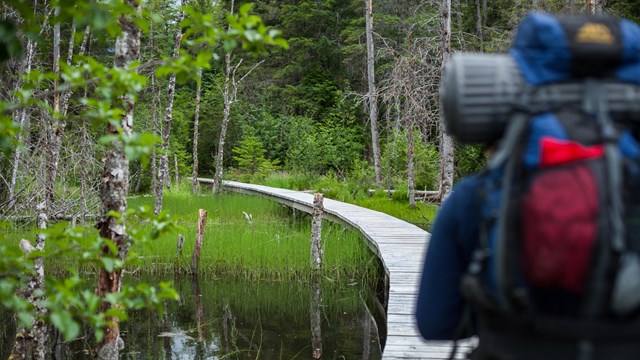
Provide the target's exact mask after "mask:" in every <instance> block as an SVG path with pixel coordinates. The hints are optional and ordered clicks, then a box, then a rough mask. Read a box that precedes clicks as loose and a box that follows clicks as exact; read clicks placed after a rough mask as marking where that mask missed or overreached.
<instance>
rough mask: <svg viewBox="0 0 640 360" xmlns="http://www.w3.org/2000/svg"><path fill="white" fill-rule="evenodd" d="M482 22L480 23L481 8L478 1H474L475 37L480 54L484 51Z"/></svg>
mask: <svg viewBox="0 0 640 360" xmlns="http://www.w3.org/2000/svg"><path fill="white" fill-rule="evenodd" d="M483 26H484V25H483V21H482V7H481V6H480V0H476V36H478V41H479V42H480V52H483V49H484V34H483V30H482V28H483Z"/></svg>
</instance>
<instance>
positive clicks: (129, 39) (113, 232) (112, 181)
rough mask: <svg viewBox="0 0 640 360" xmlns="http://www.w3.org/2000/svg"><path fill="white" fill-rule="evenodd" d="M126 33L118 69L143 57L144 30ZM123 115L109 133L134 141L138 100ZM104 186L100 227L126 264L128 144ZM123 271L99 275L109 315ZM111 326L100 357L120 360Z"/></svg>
mask: <svg viewBox="0 0 640 360" xmlns="http://www.w3.org/2000/svg"><path fill="white" fill-rule="evenodd" d="M125 4H126V5H127V6H129V7H131V8H132V9H133V11H134V13H139V12H140V5H139V3H138V1H137V0H125ZM119 24H120V27H121V28H122V33H121V34H120V35H119V36H118V38H117V39H116V43H115V48H114V66H116V67H119V68H124V67H127V66H128V65H129V64H130V63H131V62H133V61H136V60H138V58H139V56H140V29H139V28H138V26H137V25H136V23H135V22H134V20H133V19H132V18H131V17H129V16H124V15H123V16H121V17H120V19H119ZM122 106H123V109H122V110H123V115H122V119H121V121H120V129H118V127H116V126H114V124H109V125H108V128H107V132H108V134H110V135H114V136H117V135H119V134H120V132H121V133H122V136H123V137H130V136H131V131H132V128H133V110H134V97H133V95H132V94H129V95H125V97H124V98H123V99H122ZM102 176H103V182H102V187H101V189H100V198H101V200H102V208H103V214H104V215H103V216H102V219H101V220H100V222H99V223H98V224H97V225H96V227H97V228H98V229H99V231H100V236H101V237H102V238H105V239H108V240H110V241H111V242H112V243H113V244H114V245H115V246H116V248H117V257H118V258H119V259H120V260H121V261H124V259H125V258H126V257H127V254H128V252H129V242H128V235H127V231H126V227H125V224H124V219H123V218H119V217H116V216H114V214H120V216H122V215H124V213H125V211H126V209H127V193H128V191H129V159H128V158H127V156H126V155H125V152H124V144H122V142H120V141H116V142H114V143H113V144H112V147H111V148H110V149H109V150H107V152H106V154H105V160H104V171H103V174H102ZM103 255H104V256H106V257H110V256H112V254H111V252H110V250H109V248H108V247H106V246H105V247H103ZM122 272H123V268H122V267H119V268H117V269H116V268H114V269H112V271H107V270H106V269H105V268H104V267H103V268H101V269H100V272H99V275H98V287H97V289H96V294H97V295H98V296H100V298H101V299H103V301H102V304H101V306H100V311H101V312H103V313H106V312H107V311H109V310H110V309H111V308H112V307H113V306H114V305H112V304H111V303H110V302H108V301H106V297H107V295H108V294H110V293H118V292H119V291H120V289H121V288H122ZM107 320H108V321H109V323H110V324H109V326H108V327H107V328H106V329H105V333H104V338H103V339H102V341H101V342H100V344H99V345H98V357H99V358H100V359H107V360H112V359H118V357H119V352H120V350H121V349H122V347H123V345H124V342H123V341H122V339H121V338H120V320H119V318H118V317H116V316H109V317H108V318H107Z"/></svg>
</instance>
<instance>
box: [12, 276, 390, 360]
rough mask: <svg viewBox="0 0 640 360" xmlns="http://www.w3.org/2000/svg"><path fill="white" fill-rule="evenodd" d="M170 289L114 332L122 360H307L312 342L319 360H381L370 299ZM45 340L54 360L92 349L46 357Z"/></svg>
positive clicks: (209, 287)
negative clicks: (160, 308) (173, 296)
mask: <svg viewBox="0 0 640 360" xmlns="http://www.w3.org/2000/svg"><path fill="white" fill-rule="evenodd" d="M144 281H148V282H152V280H150V279H144ZM175 287H176V289H177V290H178V291H179V292H180V294H181V300H180V302H168V303H167V312H166V314H164V315H163V316H159V315H158V314H156V313H154V312H152V311H146V310H144V311H136V312H132V313H131V314H130V319H129V321H127V322H125V323H124V324H123V326H122V331H123V338H124V340H125V349H124V351H123V352H121V358H122V359H309V358H312V356H313V355H314V354H313V352H314V348H315V347H316V346H312V342H315V341H318V340H319V341H321V355H322V356H321V358H322V359H380V358H381V353H380V344H379V340H378V334H377V333H376V328H377V327H376V326H371V324H372V323H371V321H370V319H371V315H370V314H369V313H368V311H367V305H366V303H367V302H370V301H373V298H374V296H375V294H374V293H373V292H372V291H371V290H369V289H365V288H363V287H362V286H360V285H351V286H337V285H335V283H328V282H327V281H324V282H320V283H318V285H317V287H314V286H312V285H310V284H298V283H293V284H291V283H255V282H250V281H228V280H221V279H205V278H200V279H191V278H189V277H183V278H180V279H177V280H176V283H175ZM318 295H319V297H318ZM369 308H371V306H369ZM313 319H316V320H313ZM314 321H319V323H320V327H321V337H320V338H319V339H318V338H313V336H312V335H313V334H312V331H311V328H312V326H311V325H312V323H313V322H314ZM3 323H4V324H7V323H11V320H5V321H3ZM14 332H15V328H14V326H13V325H9V326H4V327H3V329H2V330H0V355H1V356H2V357H3V358H6V357H7V354H6V353H5V352H6V350H5V349H10V348H11V342H12V337H13V333H14ZM316 335H318V334H316ZM49 340H50V343H51V344H52V352H51V358H54V359H85V358H87V356H88V355H89V354H88V353H87V352H86V350H85V349H87V348H91V347H92V345H91V344H89V343H88V342H87V341H86V340H78V341H74V342H71V343H58V346H55V349H53V344H54V343H55V342H56V340H60V339H59V337H57V335H56V334H51V335H50V336H49Z"/></svg>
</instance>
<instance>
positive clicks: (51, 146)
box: [44, 8, 65, 214]
mask: <svg viewBox="0 0 640 360" xmlns="http://www.w3.org/2000/svg"><path fill="white" fill-rule="evenodd" d="M59 12H60V8H56V9H55V13H56V14H58V13H59ZM52 70H53V73H54V74H55V80H54V82H53V90H54V94H53V100H52V108H53V114H51V116H50V117H49V134H48V135H47V138H48V139H49V141H47V145H46V149H47V157H46V159H47V160H46V174H45V183H44V193H45V204H46V205H45V206H46V207H47V210H46V211H47V212H48V213H49V214H51V212H52V208H51V207H52V206H53V202H54V199H55V186H56V177H57V175H58V164H59V162H60V147H61V146H62V134H63V133H64V127H65V122H64V120H63V119H62V118H61V117H60V94H59V93H58V85H59V84H58V79H59V77H60V23H56V24H55V25H54V26H53V66H52Z"/></svg>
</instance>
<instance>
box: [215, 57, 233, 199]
mask: <svg viewBox="0 0 640 360" xmlns="http://www.w3.org/2000/svg"><path fill="white" fill-rule="evenodd" d="M225 64H226V76H225V79H224V90H223V93H222V100H223V102H224V110H223V111H222V124H221V125H220V139H219V140H218V152H217V154H216V172H215V174H214V176H213V192H214V193H218V192H220V190H221V189H222V175H223V174H222V172H223V171H222V167H223V166H224V144H225V141H226V138H227V128H228V127H229V121H230V120H231V94H230V93H229V90H230V89H229V83H230V81H231V54H229V53H227V54H226V55H225Z"/></svg>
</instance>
